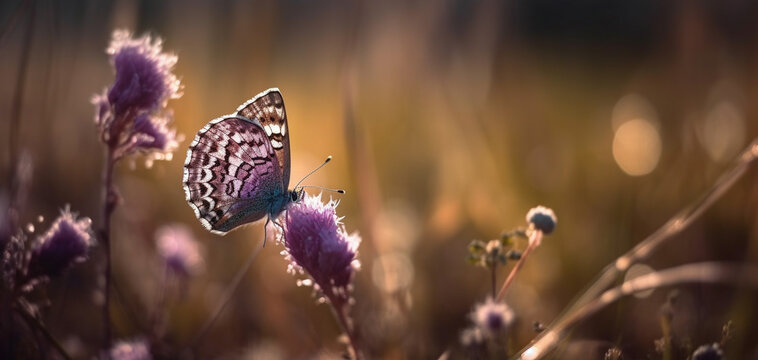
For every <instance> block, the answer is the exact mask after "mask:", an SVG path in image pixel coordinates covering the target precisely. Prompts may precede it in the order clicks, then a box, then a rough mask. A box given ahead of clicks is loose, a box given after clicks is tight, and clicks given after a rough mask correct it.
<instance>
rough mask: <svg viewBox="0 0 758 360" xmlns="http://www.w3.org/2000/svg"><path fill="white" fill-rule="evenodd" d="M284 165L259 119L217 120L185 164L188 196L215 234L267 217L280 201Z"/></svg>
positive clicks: (193, 146) (201, 133) (195, 143)
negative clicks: (270, 208) (278, 158)
mask: <svg viewBox="0 0 758 360" xmlns="http://www.w3.org/2000/svg"><path fill="white" fill-rule="evenodd" d="M279 166H280V163H279V161H278V160H277V158H276V153H275V149H274V147H273V146H272V144H271V141H270V140H269V138H268V137H267V136H266V132H265V130H264V129H263V127H262V126H261V124H260V123H258V122H257V121H255V120H250V119H247V118H243V117H240V116H235V115H228V116H224V117H220V118H217V119H214V120H213V121H211V122H209V123H208V124H207V125H206V126H205V127H203V128H202V129H200V131H199V132H198V133H197V135H196V136H195V140H194V141H192V144H190V147H189V149H188V150H187V159H186V160H185V162H184V178H183V183H184V192H185V196H186V200H187V202H188V203H189V205H190V207H192V209H193V210H194V211H195V216H197V218H198V220H200V222H201V223H202V224H203V226H205V228H207V229H208V230H210V231H211V232H213V233H217V234H224V233H226V232H228V231H230V230H232V229H234V228H235V227H237V226H239V225H242V224H245V223H248V222H253V221H256V220H258V219H261V218H262V217H263V216H265V215H266V214H267V213H268V211H269V207H270V205H271V201H272V199H278V198H281V196H282V194H283V193H284V192H285V191H286V189H285V188H282V179H281V174H280V170H279Z"/></svg>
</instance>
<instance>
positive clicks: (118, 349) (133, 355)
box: [108, 339, 153, 360]
mask: <svg viewBox="0 0 758 360" xmlns="http://www.w3.org/2000/svg"><path fill="white" fill-rule="evenodd" d="M108 355H109V358H110V359H111V360H152V359H153V356H152V355H151V354H150V346H149V345H148V344H147V341H145V340H142V339H137V340H132V341H123V340H122V341H118V342H116V343H115V344H113V347H111V350H110V352H109V354H108Z"/></svg>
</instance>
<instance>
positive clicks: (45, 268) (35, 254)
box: [29, 208, 93, 279]
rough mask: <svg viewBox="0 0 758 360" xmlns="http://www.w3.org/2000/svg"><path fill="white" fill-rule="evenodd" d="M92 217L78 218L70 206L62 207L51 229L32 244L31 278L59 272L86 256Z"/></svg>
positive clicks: (89, 243) (89, 242)
mask: <svg viewBox="0 0 758 360" xmlns="http://www.w3.org/2000/svg"><path fill="white" fill-rule="evenodd" d="M91 225H92V220H90V219H89V218H82V219H77V218H76V214H74V213H71V211H69V209H68V208H66V209H64V210H63V211H61V215H60V216H59V217H58V219H56V220H55V222H54V223H53V225H52V226H51V227H50V229H49V230H48V231H47V232H46V233H45V234H43V235H42V236H41V237H39V238H38V239H37V241H36V242H35V243H34V244H33V245H32V248H31V255H30V258H29V278H30V279H33V278H37V277H40V276H47V277H51V276H56V275H59V274H61V273H62V272H63V271H64V270H66V268H68V267H69V266H71V265H73V264H74V263H77V262H82V261H84V260H86V258H87V253H88V252H89V248H90V246H91V245H92V242H93V239H92V229H91Z"/></svg>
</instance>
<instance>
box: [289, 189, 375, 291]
mask: <svg viewBox="0 0 758 360" xmlns="http://www.w3.org/2000/svg"><path fill="white" fill-rule="evenodd" d="M336 206H337V202H336V201H333V200H330V201H329V202H328V203H326V204H324V203H323V202H322V201H321V195H320V194H319V195H318V196H310V195H307V196H306V197H305V198H304V199H303V200H302V201H300V202H297V203H294V204H292V205H290V207H289V208H288V209H287V211H286V216H285V224H284V246H285V248H286V250H285V251H284V252H283V253H284V254H285V255H286V256H287V259H288V260H290V262H291V264H290V269H289V271H290V272H292V273H294V272H295V271H299V272H300V273H303V272H305V273H307V274H308V275H310V277H311V278H312V279H313V282H314V283H315V284H314V288H315V289H317V290H321V291H323V292H324V294H326V295H327V298H330V300H332V301H333V300H334V299H331V296H330V294H331V295H337V296H339V298H340V300H347V299H348V298H349V297H350V290H351V289H350V288H351V282H352V279H353V274H354V273H355V271H356V270H357V269H359V268H360V262H359V261H358V260H357V259H356V255H357V252H358V245H359V244H360V242H361V238H360V237H359V236H358V235H357V234H350V235H349V234H347V232H346V231H345V227H344V225H343V224H342V223H341V222H340V218H338V217H337V213H336Z"/></svg>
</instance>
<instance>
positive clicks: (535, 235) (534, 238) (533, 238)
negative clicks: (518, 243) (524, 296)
mask: <svg viewBox="0 0 758 360" xmlns="http://www.w3.org/2000/svg"><path fill="white" fill-rule="evenodd" d="M541 240H542V231H540V230H537V229H535V230H533V231H532V233H531V234H530V235H529V245H527V246H526V250H524V252H523V253H522V254H521V258H519V260H518V262H516V265H514V266H513V269H511V272H510V273H509V274H508V277H507V278H506V279H505V282H504V283H503V287H501V288H500V292H498V294H497V298H496V300H497V301H503V300H504V299H505V294H506V293H507V292H508V289H509V288H510V286H511V283H513V280H514V279H515V278H516V274H518V272H519V270H521V267H522V266H524V262H526V258H527V256H529V254H530V253H531V252H532V251H533V250H534V249H535V248H536V247H537V244H539V243H540V241H541Z"/></svg>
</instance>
